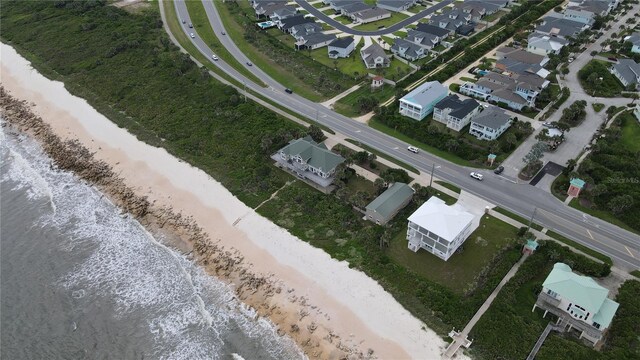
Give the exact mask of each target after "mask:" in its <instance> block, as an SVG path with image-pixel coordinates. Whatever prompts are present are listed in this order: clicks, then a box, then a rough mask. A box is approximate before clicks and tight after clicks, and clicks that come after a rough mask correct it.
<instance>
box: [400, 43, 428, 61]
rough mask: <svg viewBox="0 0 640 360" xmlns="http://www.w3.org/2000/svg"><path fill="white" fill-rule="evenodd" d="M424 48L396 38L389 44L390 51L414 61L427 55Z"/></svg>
mask: <svg viewBox="0 0 640 360" xmlns="http://www.w3.org/2000/svg"><path fill="white" fill-rule="evenodd" d="M425 51H426V49H425V48H423V47H422V46H419V45H416V44H414V43H412V42H409V41H406V40H404V39H400V38H396V39H395V40H394V43H393V45H392V46H391V52H392V53H394V54H395V55H397V56H399V57H401V58H403V59H406V60H409V61H416V60H418V59H422V58H423V57H425V56H427V54H426V53H425Z"/></svg>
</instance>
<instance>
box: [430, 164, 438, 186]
mask: <svg viewBox="0 0 640 360" xmlns="http://www.w3.org/2000/svg"><path fill="white" fill-rule="evenodd" d="M435 169H436V163H433V164H432V165H431V178H429V187H431V185H433V171H434V170H435Z"/></svg>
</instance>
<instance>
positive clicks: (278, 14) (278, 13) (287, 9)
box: [266, 6, 298, 21]
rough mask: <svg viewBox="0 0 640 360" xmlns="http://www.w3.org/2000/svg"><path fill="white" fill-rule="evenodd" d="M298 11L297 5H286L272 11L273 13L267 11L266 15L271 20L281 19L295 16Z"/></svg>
mask: <svg viewBox="0 0 640 360" xmlns="http://www.w3.org/2000/svg"><path fill="white" fill-rule="evenodd" d="M297 13H298V9H296V7H295V6H284V7H282V8H279V9H276V10H274V11H272V12H271V13H267V14H266V15H267V17H268V18H269V20H271V21H280V20H283V19H286V18H289V17H292V16H295V15H296V14H297Z"/></svg>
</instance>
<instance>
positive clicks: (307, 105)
mask: <svg viewBox="0 0 640 360" xmlns="http://www.w3.org/2000/svg"><path fill="white" fill-rule="evenodd" d="M202 2H203V5H204V7H205V10H206V12H207V16H208V18H209V22H210V23H211V25H212V27H213V29H214V32H215V34H216V36H218V38H219V39H220V41H221V43H222V44H223V45H224V46H225V47H226V48H227V49H228V51H229V52H230V53H231V54H232V55H233V56H234V57H236V58H237V59H238V61H239V62H240V63H242V64H246V63H247V62H248V61H249V59H248V58H247V57H246V56H245V55H244V54H243V53H242V52H241V51H240V50H239V49H238V48H237V46H236V45H235V44H234V43H233V41H232V40H231V39H230V38H229V37H228V36H226V35H222V32H223V31H224V27H223V25H222V21H221V19H220V16H219V14H218V12H217V10H216V8H215V6H214V5H213V2H212V1H211V0H203V1H202ZM175 7H176V10H177V14H178V17H179V18H180V19H183V20H186V22H187V23H189V22H190V20H189V14H188V11H187V8H186V5H185V3H184V2H183V1H176V2H175ZM165 21H166V20H165ZM183 29H184V31H185V33H187V34H190V33H192V32H193V33H194V35H195V38H193V39H191V41H192V42H193V44H194V45H195V47H196V48H197V49H198V50H199V51H200V52H201V53H202V54H203V55H205V56H206V57H207V58H211V56H212V55H213V52H212V51H211V49H209V47H208V46H207V45H206V43H205V42H204V41H203V40H202V39H201V38H200V37H199V36H198V35H197V33H195V31H194V29H189V28H188V27H186V26H183ZM214 64H215V65H216V66H218V67H219V68H220V69H221V70H223V71H224V72H225V73H227V74H228V75H229V76H231V77H232V78H234V79H235V80H237V81H239V82H240V83H244V84H245V86H246V88H248V89H251V90H253V91H255V92H256V93H259V94H261V95H262V96H264V97H266V98H268V99H269V100H271V101H273V102H274V103H277V104H279V105H280V106H283V107H285V108H287V109H291V110H292V111H294V112H296V113H298V114H300V115H301V116H303V117H306V118H309V119H314V120H316V121H317V122H318V123H321V124H323V125H325V126H327V127H329V128H331V129H332V130H334V131H335V132H337V133H340V134H342V135H344V136H346V137H348V138H351V139H354V140H357V141H360V142H362V143H364V144H367V145H369V146H371V147H372V148H375V149H377V150H379V151H381V152H383V153H386V154H388V155H390V156H393V157H395V158H397V159H399V160H401V161H403V162H405V163H407V164H410V165H412V166H414V167H415V168H417V169H419V170H420V171H421V172H426V173H429V172H431V168H432V165H433V164H436V165H437V166H439V167H438V168H437V169H436V170H435V172H434V176H435V177H437V178H439V179H442V180H444V181H447V182H449V183H452V184H455V185H456V186H458V187H460V188H461V189H464V190H465V191H467V192H469V193H472V194H474V195H476V196H479V197H481V198H483V199H485V200H487V201H489V202H491V203H493V204H496V205H498V206H500V207H502V208H504V209H507V210H509V211H512V212H513V213H516V214H518V215H520V216H523V217H525V218H529V217H530V216H531V214H532V213H533V211H534V209H537V212H536V216H535V218H534V222H535V223H538V224H540V225H542V226H544V227H546V228H547V229H549V230H553V231H555V232H557V233H559V234H561V235H563V236H566V237H567V238H570V239H572V240H574V241H576V242H578V243H580V244H583V245H585V246H588V247H589V248H592V249H594V250H596V251H599V252H601V253H603V254H605V255H608V256H610V257H611V258H612V259H613V261H614V264H615V265H616V266H617V267H618V268H620V269H623V270H633V269H639V268H640V236H638V235H636V234H633V233H631V232H629V231H626V230H624V229H621V228H619V227H617V226H615V225H612V224H610V223H607V222H605V221H603V220H600V219H598V218H595V217H592V216H589V215H587V214H584V213H582V212H580V211H578V210H575V209H573V208H571V207H568V206H566V205H564V204H563V203H562V202H560V201H559V200H558V199H557V198H555V197H554V196H553V195H551V194H549V193H548V192H545V191H543V190H541V189H538V188H535V187H533V186H530V185H527V184H515V183H513V182H511V181H510V180H507V179H506V178H503V177H500V176H498V175H495V174H493V172H492V171H490V170H476V171H478V172H480V173H482V174H484V181H477V180H475V179H472V178H471V177H470V176H469V173H470V172H471V171H472V170H473V169H471V168H467V167H463V166H459V165H456V164H453V163H450V162H448V161H446V160H443V159H441V158H439V157H437V156H434V155H432V154H430V153H428V152H424V151H423V152H420V153H419V154H413V153H410V152H408V151H407V150H406V149H407V146H408V144H407V143H405V142H403V141H400V140H398V139H396V138H394V137H392V136H389V135H386V134H383V133H381V132H379V131H377V130H374V129H372V128H370V127H368V126H367V125H365V124H362V123H359V122H357V121H354V120H353V119H351V118H348V117H345V116H343V115H340V114H338V113H336V112H334V111H332V110H330V109H328V108H326V107H324V106H322V105H320V104H317V103H314V102H312V101H310V100H307V99H305V98H303V97H301V96H298V95H296V94H287V93H285V92H284V87H283V86H282V85H280V84H278V83H277V82H276V81H275V80H273V79H272V78H271V77H269V76H268V75H267V74H266V73H264V72H263V71H262V70H261V69H259V68H258V67H256V66H246V68H247V69H249V71H251V72H252V73H253V74H255V75H256V76H257V77H259V78H260V79H261V80H262V81H264V82H265V83H266V84H267V85H268V87H267V88H266V89H265V88H263V87H261V86H259V85H257V84H255V83H253V82H251V81H250V80H248V79H247V78H245V77H244V76H242V75H241V74H240V73H238V72H237V71H236V70H235V69H233V68H232V67H231V66H229V65H228V64H226V63H224V62H223V61H222V60H219V61H215V62H214ZM240 90H242V89H240Z"/></svg>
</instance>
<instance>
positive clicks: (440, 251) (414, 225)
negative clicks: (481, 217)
mask: <svg viewBox="0 0 640 360" xmlns="http://www.w3.org/2000/svg"><path fill="white" fill-rule="evenodd" d="M476 227H477V225H476V224H475V223H474V215H473V214H471V213H470V212H468V211H467V209H465V208H464V207H463V206H462V205H460V204H454V205H451V206H449V205H447V204H445V202H444V200H442V199H440V198H437V197H435V196H432V197H431V198H429V200H428V201H427V202H425V203H424V204H422V206H420V207H419V208H418V210H416V211H415V212H414V213H413V214H411V216H409V226H408V229H407V240H408V241H409V242H408V247H409V250H411V251H413V252H417V251H418V250H420V249H424V250H427V251H428V252H430V253H432V254H434V255H435V256H437V257H439V258H441V259H442V260H444V261H447V260H449V258H450V257H451V255H453V253H454V252H455V251H456V250H457V249H458V248H459V247H460V245H462V243H464V241H465V240H466V239H467V237H469V235H471V233H472V232H473V231H474V230H475V228H476Z"/></svg>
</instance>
